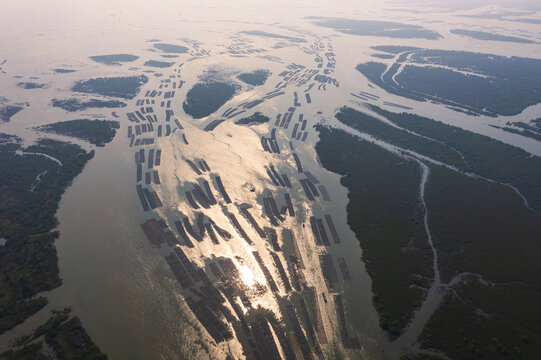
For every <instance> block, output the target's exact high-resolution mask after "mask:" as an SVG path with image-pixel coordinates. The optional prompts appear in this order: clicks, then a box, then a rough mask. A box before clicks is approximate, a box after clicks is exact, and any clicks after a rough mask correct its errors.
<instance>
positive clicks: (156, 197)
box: [150, 191, 163, 207]
mask: <svg viewBox="0 0 541 360" xmlns="http://www.w3.org/2000/svg"><path fill="white" fill-rule="evenodd" d="M150 193H151V194H152V198H153V199H154V202H155V204H156V207H162V206H163V204H162V201H161V200H160V197H159V196H158V193H157V192H156V191H151V192H150Z"/></svg>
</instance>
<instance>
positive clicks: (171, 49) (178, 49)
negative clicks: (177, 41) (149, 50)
mask: <svg viewBox="0 0 541 360" xmlns="http://www.w3.org/2000/svg"><path fill="white" fill-rule="evenodd" d="M153 46H154V47H155V48H156V49H158V50H161V51H163V52H166V53H173V54H183V53H187V52H188V48H187V47H186V46H182V45H174V44H165V43H158V44H154V45H153Z"/></svg>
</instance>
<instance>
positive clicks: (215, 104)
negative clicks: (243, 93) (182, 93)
mask: <svg viewBox="0 0 541 360" xmlns="http://www.w3.org/2000/svg"><path fill="white" fill-rule="evenodd" d="M237 89H238V85H235V84H232V83H228V82H224V81H209V82H204V83H197V84H195V85H194V86H193V87H192V88H191V89H190V90H189V91H188V93H187V94H186V100H185V101H184V103H183V104H182V108H183V109H184V112H186V114H188V115H191V116H192V117H193V118H194V119H201V118H204V117H205V116H209V115H210V114H212V113H213V112H215V111H216V110H218V109H219V108H220V107H221V106H222V105H223V104H225V103H226V102H227V101H229V100H230V99H231V98H232V97H233V95H235V92H236V91H237Z"/></svg>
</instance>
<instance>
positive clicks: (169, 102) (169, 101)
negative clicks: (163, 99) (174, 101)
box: [167, 100, 171, 108]
mask: <svg viewBox="0 0 541 360" xmlns="http://www.w3.org/2000/svg"><path fill="white" fill-rule="evenodd" d="M167 107H168V108H170V107H171V100H167Z"/></svg>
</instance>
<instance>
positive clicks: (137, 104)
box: [135, 90, 148, 106]
mask: <svg viewBox="0 0 541 360" xmlns="http://www.w3.org/2000/svg"><path fill="white" fill-rule="evenodd" d="M147 92H148V90H147ZM139 104H141V100H140V99H139V100H137V101H136V102H135V106H139Z"/></svg>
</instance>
